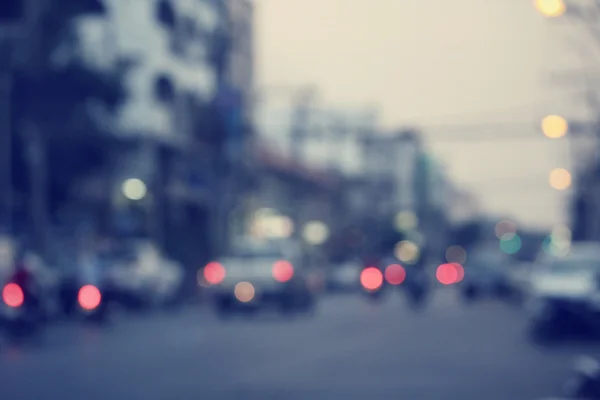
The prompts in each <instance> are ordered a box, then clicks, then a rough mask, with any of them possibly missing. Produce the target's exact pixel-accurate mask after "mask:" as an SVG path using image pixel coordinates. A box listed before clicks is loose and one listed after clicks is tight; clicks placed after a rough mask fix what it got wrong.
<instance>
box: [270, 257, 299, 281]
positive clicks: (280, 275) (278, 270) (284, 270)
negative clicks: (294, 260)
mask: <svg viewBox="0 0 600 400" xmlns="http://www.w3.org/2000/svg"><path fill="white" fill-rule="evenodd" d="M293 276H294V267H293V266H292V264H291V263H290V262H289V261H285V260H280V261H277V262H275V264H273V278H274V279H275V280H276V281H277V282H287V281H289V280H290V279H292V278H293Z"/></svg>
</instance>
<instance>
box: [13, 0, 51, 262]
mask: <svg viewBox="0 0 600 400" xmlns="http://www.w3.org/2000/svg"><path fill="white" fill-rule="evenodd" d="M47 6H48V0H29V1H27V0H26V1H25V24H24V27H23V29H24V35H22V36H23V41H24V43H22V44H21V46H20V47H21V48H23V49H24V51H25V57H23V60H21V61H23V62H24V65H23V66H24V67H25V69H26V70H27V73H28V75H29V76H35V75H37V74H38V69H39V68H40V67H41V68H43V63H44V60H43V59H40V58H39V57H40V54H41V48H40V47H41V41H42V35H43V32H42V31H41V26H42V24H41V23H40V20H41V19H42V16H43V14H44V12H45V10H46V7H47ZM20 128H21V129H22V132H21V134H22V135H23V139H24V142H25V143H26V144H27V148H26V153H27V161H28V163H29V172H30V179H31V189H30V190H31V199H30V204H29V205H30V214H31V224H32V231H33V236H34V238H35V239H34V241H35V246H36V250H38V251H39V252H40V255H42V256H45V255H46V250H47V234H48V188H47V184H48V182H47V179H48V171H47V167H48V162H47V157H46V154H47V146H46V140H45V138H44V136H43V135H42V132H41V130H40V127H39V126H37V125H36V124H35V123H34V122H32V121H25V123H24V124H23V125H22V126H21V127H20Z"/></svg>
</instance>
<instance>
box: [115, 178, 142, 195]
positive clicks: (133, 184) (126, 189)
mask: <svg viewBox="0 0 600 400" xmlns="http://www.w3.org/2000/svg"><path fill="white" fill-rule="evenodd" d="M121 191H122V192H123V195H124V196H125V197H126V198H127V199H129V200H142V199H143V198H144V197H146V194H147V193H148V189H147V187H146V184H145V183H144V182H143V181H142V180H140V179H135V178H131V179H127V180H125V182H123V185H122V186H121Z"/></svg>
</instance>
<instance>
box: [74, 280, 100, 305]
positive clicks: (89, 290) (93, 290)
mask: <svg viewBox="0 0 600 400" xmlns="http://www.w3.org/2000/svg"><path fill="white" fill-rule="evenodd" d="M77 301H78V302H79V305H80V306H81V308H83V309H84V310H87V311H91V310H93V309H95V308H96V307H98V306H99V305H100V303H101V302H102V293H100V289H98V288H97V287H96V286H94V285H85V286H83V287H81V288H80V289H79V293H78V294H77Z"/></svg>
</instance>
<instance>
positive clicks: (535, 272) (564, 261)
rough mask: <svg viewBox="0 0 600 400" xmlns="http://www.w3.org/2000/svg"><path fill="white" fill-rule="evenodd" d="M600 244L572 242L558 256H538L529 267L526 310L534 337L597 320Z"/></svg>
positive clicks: (595, 324)
mask: <svg viewBox="0 0 600 400" xmlns="http://www.w3.org/2000/svg"><path fill="white" fill-rule="evenodd" d="M599 277H600V244H592V245H590V244H587V243H586V244H575V245H573V246H572V248H571V251H570V252H569V253H568V254H567V255H564V256H561V257H551V256H545V255H543V256H541V257H539V258H538V260H537V261H536V262H535V264H534V265H533V267H532V271H531V274H530V279H529V288H528V298H527V302H526V310H527V312H528V315H529V319H530V325H531V328H532V330H531V333H533V334H534V338H536V339H542V338H550V337H556V336H558V335H559V334H561V333H566V331H569V330H573V329H574V330H581V329H586V330H587V329H588V328H591V329H598V327H600V324H598V321H600V290H599V280H598V279H599Z"/></svg>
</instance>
